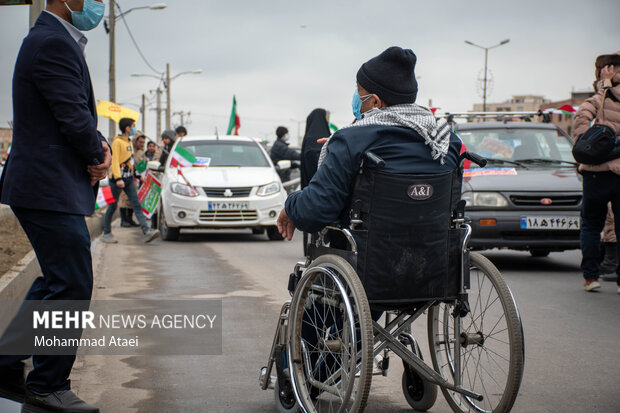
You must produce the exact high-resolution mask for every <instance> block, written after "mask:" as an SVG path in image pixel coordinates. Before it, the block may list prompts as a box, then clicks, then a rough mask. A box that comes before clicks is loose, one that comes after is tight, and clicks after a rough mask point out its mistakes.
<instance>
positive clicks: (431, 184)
mask: <svg viewBox="0 0 620 413" xmlns="http://www.w3.org/2000/svg"><path fill="white" fill-rule="evenodd" d="M461 183H462V174H461V171H460V170H459V169H457V170H454V171H452V172H447V173H441V174H387V173H384V172H381V171H380V170H377V169H372V168H363V169H362V171H361V173H360V176H359V178H358V180H357V182H356V185H355V189H354V191H353V196H352V203H351V216H355V215H356V214H357V215H358V216H359V217H360V218H361V221H362V223H361V224H359V225H355V227H354V228H352V230H351V232H352V234H353V236H354V237H355V239H356V242H357V247H358V255H357V263H356V265H357V272H358V275H359V276H360V279H361V280H362V283H363V284H364V287H365V289H366V294H367V296H368V299H369V302H370V304H371V305H374V306H375V307H384V308H393V307H394V308H398V307H402V306H408V305H414V304H415V303H417V302H421V301H428V300H452V299H454V298H456V295H457V294H458V292H459V290H460V267H461V264H460V263H461V259H462V257H461V245H462V243H461V241H462V240H461V231H460V229H458V228H454V225H453V224H452V215H453V211H454V209H455V207H456V203H457V202H458V201H459V200H460V198H461Z"/></svg>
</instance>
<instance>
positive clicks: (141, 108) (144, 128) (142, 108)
mask: <svg viewBox="0 0 620 413" xmlns="http://www.w3.org/2000/svg"><path fill="white" fill-rule="evenodd" d="M140 114H141V115H142V133H146V98H145V97H144V93H143V94H142V106H140Z"/></svg>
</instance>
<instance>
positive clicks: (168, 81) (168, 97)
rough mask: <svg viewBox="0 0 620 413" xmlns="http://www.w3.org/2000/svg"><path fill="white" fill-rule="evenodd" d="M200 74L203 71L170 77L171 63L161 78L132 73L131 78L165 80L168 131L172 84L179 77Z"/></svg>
mask: <svg viewBox="0 0 620 413" xmlns="http://www.w3.org/2000/svg"><path fill="white" fill-rule="evenodd" d="M200 73H202V69H196V70H191V71H187V72H181V73H177V74H176V75H174V76H170V63H166V73H161V74H160V76H159V77H158V76H155V75H150V74H145V73H132V74H131V76H133V77H143V76H146V77H154V78H156V79H159V80H160V81H162V80H163V82H164V87H165V88H166V129H170V127H171V120H172V103H171V100H172V95H171V93H170V84H171V83H172V81H173V80H174V79H176V78H177V77H179V76H182V75H189V74H194V75H197V74H200Z"/></svg>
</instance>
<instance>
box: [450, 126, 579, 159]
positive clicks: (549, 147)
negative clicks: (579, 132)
mask: <svg viewBox="0 0 620 413" xmlns="http://www.w3.org/2000/svg"><path fill="white" fill-rule="evenodd" d="M458 135H459V137H460V138H461V139H462V140H463V142H464V143H465V145H466V146H467V149H468V150H469V151H472V152H475V153H477V154H479V155H482V156H484V157H486V158H491V159H507V160H511V161H518V160H523V159H536V158H542V159H559V160H563V161H569V162H574V159H573V156H572V152H571V150H572V143H571V141H570V139H569V138H567V137H566V136H564V135H562V134H561V133H559V132H558V131H557V130H554V129H532V128H527V129H525V128H523V129H517V128H514V129H479V130H461V131H459V132H458Z"/></svg>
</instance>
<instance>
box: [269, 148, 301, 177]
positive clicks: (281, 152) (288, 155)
mask: <svg viewBox="0 0 620 413" xmlns="http://www.w3.org/2000/svg"><path fill="white" fill-rule="evenodd" d="M269 156H270V157H271V160H272V161H273V163H274V165H275V164H277V163H278V161H282V160H290V161H298V160H299V159H300V156H299V153H297V151H295V150H293V149H291V148H289V147H288V143H286V142H284V141H283V140H282V139H277V140H276V141H275V143H274V144H273V146H272V147H271V152H270V153H269ZM278 174H279V175H280V180H281V181H282V182H286V181H289V180H290V179H291V170H290V169H286V170H283V171H280V170H279V171H278Z"/></svg>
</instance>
